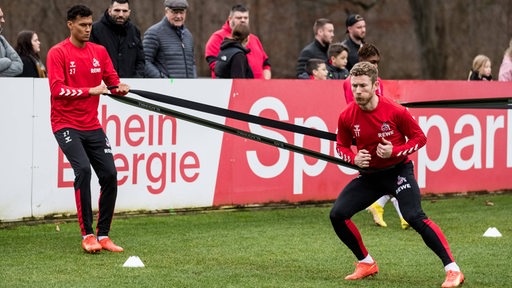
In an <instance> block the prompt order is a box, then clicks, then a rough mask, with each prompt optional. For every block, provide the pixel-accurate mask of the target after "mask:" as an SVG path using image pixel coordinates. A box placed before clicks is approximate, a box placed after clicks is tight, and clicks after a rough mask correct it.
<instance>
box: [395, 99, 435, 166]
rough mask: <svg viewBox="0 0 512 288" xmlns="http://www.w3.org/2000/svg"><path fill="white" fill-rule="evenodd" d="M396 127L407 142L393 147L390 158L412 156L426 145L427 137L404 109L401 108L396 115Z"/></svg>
mask: <svg viewBox="0 0 512 288" xmlns="http://www.w3.org/2000/svg"><path fill="white" fill-rule="evenodd" d="M396 121H397V127H398V128H399V129H400V132H401V133H402V134H403V135H404V136H405V137H407V142H405V143H404V144H403V145H397V146H393V150H392V153H391V157H400V156H406V155H409V154H412V153H414V152H416V151H418V150H419V149H420V148H421V147H423V146H425V144H426V143H427V137H426V136H425V133H423V130H421V127H420V125H419V124H418V122H417V121H416V119H414V118H413V117H412V115H411V113H409V110H407V109H406V108H405V107H402V110H401V111H400V113H398V114H397V119H396Z"/></svg>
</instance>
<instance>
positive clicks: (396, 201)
mask: <svg viewBox="0 0 512 288" xmlns="http://www.w3.org/2000/svg"><path fill="white" fill-rule="evenodd" d="M391 203H393V206H395V210H396V213H397V214H398V217H400V218H404V217H403V216H402V213H401V212H400V207H399V206H398V200H396V198H395V197H393V198H391Z"/></svg>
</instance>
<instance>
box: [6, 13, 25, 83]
mask: <svg viewBox="0 0 512 288" xmlns="http://www.w3.org/2000/svg"><path fill="white" fill-rule="evenodd" d="M4 23H5V19H4V12H2V8H0V77H13V76H17V75H19V74H21V72H23V62H22V61H21V58H20V56H19V55H18V53H16V51H15V50H14V49H13V48H12V46H11V45H10V44H9V42H7V39H5V37H4V36H2V35H1V34H2V30H3V25H4Z"/></svg>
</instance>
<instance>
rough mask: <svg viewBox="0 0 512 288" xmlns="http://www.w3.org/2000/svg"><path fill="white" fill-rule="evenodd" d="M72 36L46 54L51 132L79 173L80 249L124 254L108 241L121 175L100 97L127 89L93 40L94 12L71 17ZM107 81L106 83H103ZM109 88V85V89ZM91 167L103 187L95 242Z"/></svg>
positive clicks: (74, 11)
mask: <svg viewBox="0 0 512 288" xmlns="http://www.w3.org/2000/svg"><path fill="white" fill-rule="evenodd" d="M67 26H68V28H69V31H70V37H69V38H68V39H66V40H64V41H62V42H60V43H58V44H57V45H55V46H53V47H52V48H51V49H50V51H49V52H48V57H47V58H48V59H47V65H46V66H47V67H48V81H49V83H50V92H51V115H50V119H51V124H52V131H53V133H54V135H55V138H56V140H57V142H58V144H59V146H60V149H61V150H62V152H63V153H64V154H65V155H66V158H67V159H68V161H69V162H70V163H71V166H72V167H73V171H74V174H75V181H74V188H75V200H76V208H77V216H78V222H79V224H80V230H81V233H82V248H83V249H84V250H85V251H86V252H88V253H94V252H99V251H100V250H101V249H105V250H109V251H113V252H122V251H123V248H122V247H119V246H117V245H115V244H114V243H113V242H112V240H110V238H109V237H108V233H109V231H110V225H111V222H112V217H113V215H114V207H115V203H116V198H117V170H116V167H115V164H114V158H113V155H112V149H111V147H110V144H109V141H108V139H107V136H106V135H105V132H104V131H103V129H102V127H101V124H100V122H99V120H98V105H99V96H100V95H101V94H103V93H109V90H108V89H107V86H106V85H109V86H118V87H119V88H117V89H114V90H113V91H111V92H112V93H116V94H121V95H124V94H126V93H128V91H129V87H128V85H126V84H123V83H120V81H119V76H118V75H117V73H116V71H115V70H114V66H113V65H112V61H111V60H110V57H109V55H108V53H107V50H106V49H105V47H103V46H101V45H97V44H94V43H91V42H88V41H89V37H90V35H91V28H92V11H91V9H89V8H88V7H86V6H84V5H76V6H73V7H71V8H70V9H69V10H68V12H67ZM102 81H104V83H102ZM105 83H106V85H105ZM91 165H92V167H93V168H94V171H95V172H96V175H97V176H98V179H99V183H100V186H101V191H100V198H99V215H98V223H97V226H96V234H97V238H96V237H95V236H94V231H93V228H92V218H93V215H92V207H91V187H90V182H91Z"/></svg>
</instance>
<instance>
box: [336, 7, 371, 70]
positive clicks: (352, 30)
mask: <svg viewBox="0 0 512 288" xmlns="http://www.w3.org/2000/svg"><path fill="white" fill-rule="evenodd" d="M345 25H346V26H347V32H346V34H347V36H346V38H345V40H343V42H342V43H343V44H344V45H345V46H347V47H348V63H347V70H349V71H350V69H352V66H354V65H355V64H356V63H357V62H359V56H358V55H357V51H358V50H359V48H361V46H362V45H363V44H364V37H365V36H366V22H365V21H364V18H363V17H362V16H361V15H359V14H351V15H349V16H348V17H347V20H346V21H345Z"/></svg>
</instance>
